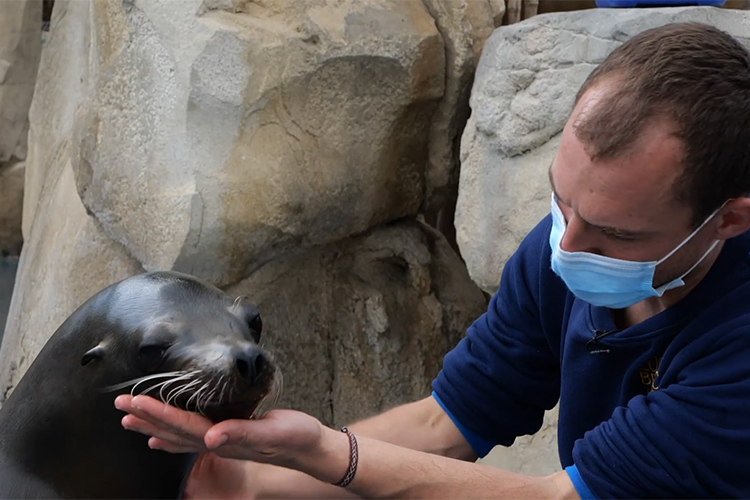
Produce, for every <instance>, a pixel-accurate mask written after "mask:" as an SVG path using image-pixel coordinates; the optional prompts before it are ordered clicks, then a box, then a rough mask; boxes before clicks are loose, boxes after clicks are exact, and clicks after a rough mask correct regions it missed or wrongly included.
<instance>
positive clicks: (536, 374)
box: [432, 215, 750, 498]
mask: <svg viewBox="0 0 750 500" xmlns="http://www.w3.org/2000/svg"><path fill="white" fill-rule="evenodd" d="M550 228H551V218H550V216H549V215H548V216H547V217H545V218H544V219H543V220H542V221H541V222H540V223H539V224H538V225H537V226H536V227H535V228H534V229H533V230H532V231H531V232H530V233H529V235H528V236H527V237H526V238H525V239H524V241H523V242H522V243H521V245H520V246H519V248H518V250H517V251H516V253H515V254H514V255H513V256H512V258H511V259H509V260H508V262H507V264H506V266H505V268H504V269H503V273H502V277H501V282H500V287H499V289H498V291H497V293H496V294H495V295H494V296H493V298H492V300H491V302H490V304H489V307H488V310H487V312H486V313H485V314H484V315H482V316H481V317H480V318H479V319H477V320H476V321H475V322H474V324H473V325H472V326H471V327H470V328H469V329H468V331H467V335H466V337H465V338H464V339H462V341H461V342H460V343H459V344H458V345H457V346H456V348H455V349H454V350H452V351H451V352H450V353H448V355H447V356H446V357H445V360H444V362H443V368H442V370H441V372H440V373H439V375H438V376H437V378H436V379H435V380H434V381H433V385H432V388H433V396H435V397H436V399H437V400H438V402H439V403H440V404H441V405H442V406H443V408H444V409H445V410H446V411H447V412H448V414H449V415H450V416H451V418H453V420H454V422H455V423H456V425H457V426H458V427H459V429H461V431H462V432H463V433H464V436H466V438H467V440H468V441H469V443H470V444H471V445H472V447H473V448H474V450H475V452H476V453H477V454H478V455H479V456H484V455H486V454H487V453H488V452H489V451H490V449H491V448H492V447H493V446H495V445H503V446H510V445H511V444H512V443H513V441H514V440H515V438H516V437H517V436H521V435H525V434H533V433H535V432H536V431H538V430H539V428H540V427H541V424H542V418H543V414H544V411H545V410H547V409H551V408H553V407H554V406H555V404H556V403H557V402H558V400H559V402H560V407H559V421H558V451H559V455H560V463H561V465H562V467H564V468H565V469H566V470H567V471H568V474H569V475H570V477H571V479H572V480H573V484H574V485H575V486H576V489H577V491H578V493H579V494H580V495H581V496H583V497H587V498H658V497H692V498H695V497H704V498H705V497H711V498H730V497H742V498H748V497H750V233H746V234H744V235H741V236H738V237H736V238H733V239H731V240H728V241H727V242H726V243H725V245H724V248H723V249H722V251H721V253H720V255H719V257H718V259H717V261H716V262H715V263H714V265H713V266H712V267H711V269H710V270H709V272H708V274H707V275H706V276H705V278H704V279H703V280H702V281H701V282H700V283H699V284H698V285H697V286H696V287H695V288H694V289H693V290H692V291H691V292H690V293H689V294H688V295H687V296H686V297H685V298H684V299H682V300H681V301H680V302H678V303H677V304H675V305H674V306H672V307H670V308H668V309H667V310H665V311H663V312H661V313H659V314H657V315H655V316H653V317H651V318H649V319H647V320H646V321H644V322H642V323H640V324H637V325H635V326H632V327H630V328H627V329H623V330H619V331H618V330H617V329H616V327H615V325H614V323H613V321H612V318H611V315H610V310H609V309H607V308H601V307H594V306H592V305H590V304H588V303H586V302H584V301H582V300H579V299H577V298H575V297H574V296H573V295H572V294H571V293H570V292H569V291H568V289H567V288H566V287H565V284H564V283H563V282H562V280H561V279H560V278H559V277H558V276H557V275H556V274H554V272H553V271H552V269H551V267H550V246H549V232H550ZM596 336H598V337H599V338H598V340H592V339H594V337H596Z"/></svg>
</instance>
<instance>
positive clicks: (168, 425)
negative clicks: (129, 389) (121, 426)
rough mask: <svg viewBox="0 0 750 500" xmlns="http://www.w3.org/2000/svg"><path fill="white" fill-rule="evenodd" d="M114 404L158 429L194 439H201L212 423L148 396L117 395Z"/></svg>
mask: <svg viewBox="0 0 750 500" xmlns="http://www.w3.org/2000/svg"><path fill="white" fill-rule="evenodd" d="M115 406H116V407H117V408H118V409H120V410H123V411H127V412H128V413H131V414H133V415H135V416H137V417H138V418H140V419H141V420H145V421H147V422H150V423H151V424H153V425H154V426H156V427H158V428H160V429H163V430H166V431H169V432H171V433H172V434H175V435H178V436H185V437H188V438H193V439H196V440H202V438H203V436H204V435H205V433H206V431H207V430H208V429H210V428H211V426H212V425H213V424H212V423H211V421H209V420H208V419H206V418H203V417H202V416H200V415H198V414H196V413H192V412H188V411H185V410H180V409H179V408H175V407H174V406H170V405H168V404H165V403H162V402H161V401H157V400H156V399H154V398H152V397H149V396H142V395H139V396H135V397H131V396H127V395H125V396H118V397H117V399H115Z"/></svg>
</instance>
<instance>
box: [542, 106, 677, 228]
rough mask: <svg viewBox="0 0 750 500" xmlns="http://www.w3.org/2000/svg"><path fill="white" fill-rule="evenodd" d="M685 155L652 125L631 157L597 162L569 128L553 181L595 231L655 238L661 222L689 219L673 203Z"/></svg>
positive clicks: (670, 137) (672, 139) (553, 166)
mask: <svg viewBox="0 0 750 500" xmlns="http://www.w3.org/2000/svg"><path fill="white" fill-rule="evenodd" d="M571 119H572V118H571ZM681 155H682V144H681V141H680V140H679V139H678V138H676V137H675V136H674V135H673V134H672V133H671V131H670V130H669V129H668V128H660V127H659V125H658V123H653V124H651V125H649V126H648V127H646V128H645V129H644V133H643V140H639V141H638V143H637V144H634V147H633V148H632V149H631V150H630V151H628V152H626V153H624V154H623V155H620V156H618V157H616V158H612V159H606V160H597V161H592V159H591V157H590V156H589V154H588V153H587V151H586V149H585V147H584V144H583V143H582V142H581V141H580V140H579V139H578V138H577V136H576V134H575V133H573V131H572V130H571V127H570V123H569V124H568V125H566V130H565V131H564V132H563V137H562V139H561V143H560V147H559V148H558V152H557V155H556V156H555V158H554V160H553V162H552V164H551V166H550V168H549V170H548V175H549V178H550V184H551V186H552V188H553V191H554V192H556V193H557V195H558V196H559V198H560V199H561V201H562V202H563V203H565V204H566V205H568V206H571V207H573V208H575V210H576V211H577V212H579V215H580V216H582V217H586V220H587V221H588V222H590V223H591V224H592V225H594V226H601V227H614V228H617V229H619V230H621V232H640V233H643V232H651V231H652V229H651V228H652V227H653V226H654V224H655V222H657V221H656V219H658V218H660V217H662V216H666V215H667V214H671V215H673V216H675V219H680V218H681V215H682V214H679V213H676V212H677V211H683V210H685V211H686V213H689V209H688V208H687V207H685V206H684V205H682V204H681V203H678V202H677V200H676V199H675V197H674V183H675V181H676V179H677V176H678V175H679V173H680V172H681V169H682V164H681ZM687 216H688V215H686V217H687Z"/></svg>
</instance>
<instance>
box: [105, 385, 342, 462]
mask: <svg viewBox="0 0 750 500" xmlns="http://www.w3.org/2000/svg"><path fill="white" fill-rule="evenodd" d="M115 406H116V407H117V408H119V409H120V410H123V411H126V412H128V413H130V415H126V416H125V417H123V419H122V425H123V427H125V428H126V429H130V430H133V431H137V432H140V433H142V434H146V435H149V436H152V437H151V439H149V442H148V443H149V446H150V447H151V448H155V449H160V450H164V451H168V452H171V453H187V452H205V451H212V452H214V453H215V454H217V455H219V456H222V457H225V458H235V459H242V460H253V461H256V462H262V463H268V464H273V465H281V466H284V467H294V466H295V465H296V458H297V457H315V456H316V455H318V454H321V453H324V452H326V451H327V450H323V449H322V448H321V444H322V443H321V436H322V433H323V430H324V427H323V425H322V424H321V423H320V422H319V421H318V420H317V419H316V418H314V417H312V416H310V415H307V414H305V413H302V412H298V411H294V410H273V411H271V412H269V413H267V414H266V415H265V416H264V417H263V418H262V419H259V420H227V421H224V422H220V423H218V424H216V425H214V424H213V423H212V422H211V421H209V420H208V419H206V418H204V417H202V416H200V415H198V414H195V413H191V412H188V411H184V410H180V409H179V408H175V407H174V406H170V405H167V404H164V403H162V402H160V401H157V400H156V399H153V398H151V397H149V396H135V397H132V396H127V395H123V396H118V397H117V399H116V400H115ZM344 470H345V467H344Z"/></svg>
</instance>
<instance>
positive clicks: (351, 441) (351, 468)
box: [333, 426, 359, 488]
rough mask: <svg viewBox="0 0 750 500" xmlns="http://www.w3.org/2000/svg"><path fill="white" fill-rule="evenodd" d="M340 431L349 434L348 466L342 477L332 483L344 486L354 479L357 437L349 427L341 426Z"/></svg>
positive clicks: (357, 455) (357, 456) (356, 459)
mask: <svg viewBox="0 0 750 500" xmlns="http://www.w3.org/2000/svg"><path fill="white" fill-rule="evenodd" d="M341 432H344V433H346V435H347V436H349V451H350V455H349V468H348V469H347V470H346V474H345V475H344V477H343V478H341V481H339V482H338V483H333V484H334V485H336V486H339V487H341V488H345V487H346V486H347V485H348V484H349V483H351V482H352V479H354V474H355V473H356V472H357V461H358V458H359V454H358V451H357V439H356V438H355V437H354V434H352V433H351V432H349V429H347V427H346V426H344V427H342V428H341Z"/></svg>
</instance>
